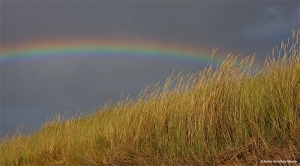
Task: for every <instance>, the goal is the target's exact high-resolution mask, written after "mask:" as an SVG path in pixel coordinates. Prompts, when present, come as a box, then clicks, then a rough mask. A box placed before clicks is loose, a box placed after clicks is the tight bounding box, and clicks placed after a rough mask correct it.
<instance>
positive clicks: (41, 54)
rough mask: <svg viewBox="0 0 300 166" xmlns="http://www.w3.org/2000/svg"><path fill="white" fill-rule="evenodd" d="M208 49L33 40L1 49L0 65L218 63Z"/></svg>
mask: <svg viewBox="0 0 300 166" xmlns="http://www.w3.org/2000/svg"><path fill="white" fill-rule="evenodd" d="M211 53H212V48H211V49H203V48H202V49H200V48H197V47H193V46H188V45H182V44H176V43H163V42H157V41H155V42H153V41H140V40H113V39H103V40H99V39H90V38H89V39H52V40H34V41H27V42H21V43H14V44H7V45H2V46H1V57H0V64H1V65H8V64H16V63H23V62H35V61H38V60H53V59H55V60H56V59H60V58H73V57H82V58H87V57H94V58H95V57H96V58H110V57H114V58H141V59H151V60H158V61H166V62H178V63H188V64H195V65H199V64H202V65H203V64H204V65H205V64H207V63H208V62H209V61H211V62H212V63H217V62H218V59H220V58H218V57H216V56H214V58H211Z"/></svg>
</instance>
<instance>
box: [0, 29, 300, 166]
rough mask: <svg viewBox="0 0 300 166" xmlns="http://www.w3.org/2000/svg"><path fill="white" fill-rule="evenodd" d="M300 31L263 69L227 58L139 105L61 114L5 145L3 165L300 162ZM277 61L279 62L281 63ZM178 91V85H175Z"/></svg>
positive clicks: (150, 92)
mask: <svg viewBox="0 0 300 166" xmlns="http://www.w3.org/2000/svg"><path fill="white" fill-rule="evenodd" d="M298 37H299V31H297V32H296V31H293V41H292V43H291V44H290V43H288V44H283V43H282V44H281V46H280V47H279V48H278V47H277V46H276V47H277V49H276V50H275V51H277V52H278V55H275V53H274V52H275V51H273V53H272V57H269V58H268V59H267V60H266V63H265V67H264V68H262V69H259V70H258V69H256V70H257V71H254V68H253V67H252V63H253V61H254V56H248V57H246V58H243V59H242V60H238V58H237V57H234V56H232V55H228V56H227V58H226V59H225V60H224V61H223V62H222V63H221V64H220V65H219V66H218V67H217V68H216V69H214V71H213V69H212V67H211V66H210V67H208V68H206V69H204V70H203V71H199V72H198V73H194V74H188V75H186V76H184V75H182V74H179V75H177V76H175V77H174V76H170V77H169V78H168V79H167V80H166V83H165V85H164V86H163V87H158V84H156V85H152V86H149V87H148V88H147V89H145V90H144V91H143V92H141V94H140V95H139V97H138V98H137V99H136V100H133V99H129V98H126V99H123V100H122V101H120V102H118V103H115V104H113V103H107V104H106V105H105V106H104V107H103V108H102V109H101V110H99V111H98V112H96V113H94V114H93V115H90V116H85V117H76V118H75V117H74V118H71V119H68V120H66V121H61V120H60V119H61V118H60V115H59V114H58V115H56V118H55V119H54V120H53V121H51V122H48V123H46V124H45V125H44V126H43V127H42V128H41V129H40V130H39V131H37V132H36V133H34V134H31V135H24V134H22V132H16V133H15V134H14V135H13V137H11V138H8V137H6V138H4V139H3V140H2V143H1V144H0V154H1V158H0V164H1V165H253V164H260V162H261V160H271V161H273V160H278V161H279V160H284V161H287V160H292V161H296V160H298V162H300V161H299V160H300V53H299V48H300V47H299V43H298V40H299V38H298ZM275 56H276V57H278V58H275ZM171 87H172V88H171Z"/></svg>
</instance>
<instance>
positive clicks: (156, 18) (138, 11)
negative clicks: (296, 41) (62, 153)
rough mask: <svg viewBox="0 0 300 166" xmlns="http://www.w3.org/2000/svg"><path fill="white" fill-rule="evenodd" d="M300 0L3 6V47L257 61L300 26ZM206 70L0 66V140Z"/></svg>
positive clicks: (142, 64) (72, 63)
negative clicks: (155, 45)
mask: <svg viewBox="0 0 300 166" xmlns="http://www.w3.org/2000/svg"><path fill="white" fill-rule="evenodd" d="M299 12H300V3H299V1H275V2H274V1H246V2H239V1H213V2H209V1H189V2H185V1H184V2H183V1H182V2H181V1H173V2H170V1H168V2H162V1H146V2H141V1H112V2H111V1H76V2H75V1H25V2H22V1H1V46H3V45H10V44H14V43H17V42H26V41H35V40H40V39H42V40H44V41H46V40H47V39H49V40H50V39H56V38H65V39H68V38H78V39H80V38H89V37H93V38H99V39H102V38H112V39H114V38H116V39H119V38H121V39H128V40H130V39H138V40H142V41H163V42H176V43H177V42H178V43H183V44H186V45H191V44H192V45H196V46H199V48H207V49H211V50H212V48H213V47H214V46H216V47H218V52H221V53H226V54H224V56H226V55H227V54H228V53H230V52H232V53H233V54H235V55H237V54H244V55H250V54H251V55H252V54H253V53H254V52H256V56H257V59H258V63H259V62H263V60H264V59H265V58H266V56H267V54H268V53H271V50H272V47H273V46H275V44H280V42H281V40H282V39H284V40H287V38H288V37H290V36H291V30H292V29H299V27H300V21H299V20H300V13H299ZM203 67H204V66H203V64H202V65H199V66H191V65H189V64H187V63H180V62H179V63H173V62H170V63H168V62H159V61H147V60H142V59H138V58H136V59H126V58H125V59H124V58H119V59H118V58H117V59H116V58H111V59H110V58H106V59H82V60H78V59H68V60H57V61H39V62H35V63H34V62H32V63H22V64H14V65H7V66H1V135H2V136H3V135H5V134H6V133H7V132H8V131H9V130H14V129H15V128H16V127H17V126H18V125H19V124H21V123H23V124H25V127H26V128H30V127H31V126H32V125H33V126H34V127H33V128H34V129H36V128H37V127H39V125H40V124H41V123H42V122H44V121H45V120H46V117H50V116H53V114H54V113H55V112H57V111H58V110H60V111H61V112H65V111H66V110H70V111H71V112H72V113H71V114H74V112H76V111H77V110H80V111H83V110H84V111H90V110H91V109H94V108H97V107H99V106H100V105H103V104H104V103H105V101H107V100H108V99H112V100H114V101H117V100H118V99H119V98H120V95H121V93H122V92H123V91H124V93H125V94H130V96H132V97H136V96H137V95H138V93H139V92H140V91H141V90H143V89H144V88H145V87H147V86H148V85H149V84H151V83H156V82H157V81H159V80H162V81H164V80H165V79H166V77H167V76H169V75H170V74H171V72H172V70H173V69H175V73H178V72H180V71H182V70H184V71H185V73H187V72H196V71H198V70H201V69H203Z"/></svg>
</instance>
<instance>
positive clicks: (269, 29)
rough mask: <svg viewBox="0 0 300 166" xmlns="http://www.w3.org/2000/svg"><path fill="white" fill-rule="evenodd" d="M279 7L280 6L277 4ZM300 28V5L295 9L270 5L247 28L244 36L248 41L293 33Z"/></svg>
mask: <svg viewBox="0 0 300 166" xmlns="http://www.w3.org/2000/svg"><path fill="white" fill-rule="evenodd" d="M277 5H278V4H277ZM299 27H300V3H297V5H295V6H294V7H293V8H288V9H287V8H286V7H281V6H279V5H278V6H275V5H270V6H266V8H265V11H264V12H263V15H262V16H261V18H260V19H259V20H257V22H255V23H254V24H253V25H252V26H250V27H248V28H245V29H244V30H243V34H244V35H245V36H246V37H247V38H248V39H254V38H258V37H261V36H273V35H277V36H278V35H282V34H287V33H291V29H299Z"/></svg>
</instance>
